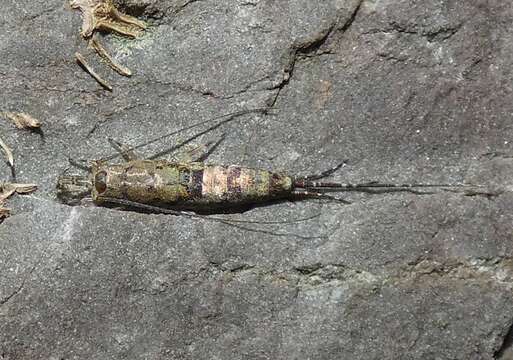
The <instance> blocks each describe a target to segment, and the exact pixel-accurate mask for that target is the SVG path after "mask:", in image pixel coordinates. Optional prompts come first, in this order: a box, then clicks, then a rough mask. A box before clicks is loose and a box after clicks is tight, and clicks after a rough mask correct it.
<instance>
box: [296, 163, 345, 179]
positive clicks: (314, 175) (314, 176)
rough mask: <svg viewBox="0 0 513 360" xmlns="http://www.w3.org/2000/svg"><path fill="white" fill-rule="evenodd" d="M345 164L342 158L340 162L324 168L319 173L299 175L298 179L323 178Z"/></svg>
mask: <svg viewBox="0 0 513 360" xmlns="http://www.w3.org/2000/svg"><path fill="white" fill-rule="evenodd" d="M345 164H346V161H345V160H344V161H342V162H341V163H340V164H337V165H336V166H334V167H332V168H331V169H328V170H325V171H323V172H321V173H319V174H312V175H306V176H303V177H300V178H299V179H301V180H305V181H312V180H319V179H323V178H325V177H328V176H330V175H331V174H333V173H334V172H335V171H337V170H338V169H340V168H341V167H343V166H344V165H345Z"/></svg>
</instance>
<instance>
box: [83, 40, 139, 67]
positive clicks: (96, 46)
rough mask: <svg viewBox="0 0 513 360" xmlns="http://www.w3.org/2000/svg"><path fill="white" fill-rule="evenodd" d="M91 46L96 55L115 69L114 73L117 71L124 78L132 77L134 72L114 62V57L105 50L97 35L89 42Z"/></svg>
mask: <svg viewBox="0 0 513 360" xmlns="http://www.w3.org/2000/svg"><path fill="white" fill-rule="evenodd" d="M89 45H90V46H91V47H92V48H93V49H94V50H95V51H96V53H97V54H98V55H100V57H101V58H102V59H104V60H105V61H106V62H107V64H109V66H110V67H111V68H112V69H114V71H116V72H117V73H118V74H120V75H123V76H132V72H131V71H130V69H128V68H127V67H125V66H123V65H121V64H119V63H117V62H116V60H114V59H113V58H112V56H110V55H109V54H108V53H107V50H105V48H104V47H103V46H102V44H100V42H99V41H98V38H97V36H96V34H95V35H93V37H92V38H91V39H90V40H89Z"/></svg>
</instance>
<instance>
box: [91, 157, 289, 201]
mask: <svg viewBox="0 0 513 360" xmlns="http://www.w3.org/2000/svg"><path fill="white" fill-rule="evenodd" d="M93 178H94V179H95V180H94V187H93V189H94V190H93V199H94V200H95V201H96V202H102V201H104V200H105V201H108V198H116V199H123V200H129V201H132V202H137V203H143V204H149V205H165V206H172V207H173V206H175V207H177V208H182V209H192V210H194V209H196V208H198V207H200V208H208V206H209V205H214V204H225V205H227V206H229V205H230V204H232V205H237V204H250V203H253V202H264V201H267V200H272V199H277V198H284V197H287V196H288V195H289V194H290V192H291V191H292V179H291V178H290V177H288V176H286V175H282V174H276V173H271V172H269V171H266V170H259V169H252V168H244V167H240V166H214V165H203V164H200V163H190V164H177V163H169V162H164V161H149V160H144V161H132V162H127V163H124V164H122V165H106V166H101V167H98V168H97V169H95V171H94V172H93ZM97 178H98V181H97V180H96V179H97ZM100 178H101V181H100Z"/></svg>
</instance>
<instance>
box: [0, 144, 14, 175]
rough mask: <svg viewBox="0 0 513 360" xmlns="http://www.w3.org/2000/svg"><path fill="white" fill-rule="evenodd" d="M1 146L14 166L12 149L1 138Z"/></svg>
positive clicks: (10, 163)
mask: <svg viewBox="0 0 513 360" xmlns="http://www.w3.org/2000/svg"><path fill="white" fill-rule="evenodd" d="M0 147H1V148H2V149H3V150H4V152H5V156H7V161H8V162H9V166H10V167H11V168H14V156H13V155H12V150H11V149H10V148H9V147H8V146H7V144H6V143H4V142H3V140H2V139H1V138H0Z"/></svg>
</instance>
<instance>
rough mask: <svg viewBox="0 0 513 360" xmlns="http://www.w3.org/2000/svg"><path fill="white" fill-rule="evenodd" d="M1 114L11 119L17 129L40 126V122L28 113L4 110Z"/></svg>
mask: <svg viewBox="0 0 513 360" xmlns="http://www.w3.org/2000/svg"><path fill="white" fill-rule="evenodd" d="M3 115H4V116H5V117H6V118H7V119H9V120H11V121H12V122H13V123H14V125H16V127H17V128H18V129H38V128H39V127H41V122H39V120H37V119H34V118H33V117H32V116H30V115H29V114H25V113H19V112H9V111H6V112H4V113H3Z"/></svg>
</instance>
